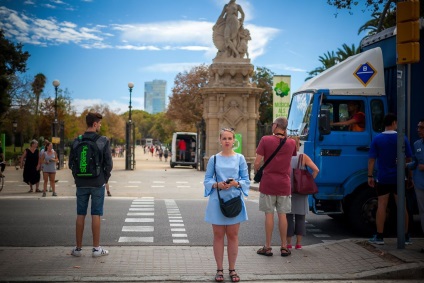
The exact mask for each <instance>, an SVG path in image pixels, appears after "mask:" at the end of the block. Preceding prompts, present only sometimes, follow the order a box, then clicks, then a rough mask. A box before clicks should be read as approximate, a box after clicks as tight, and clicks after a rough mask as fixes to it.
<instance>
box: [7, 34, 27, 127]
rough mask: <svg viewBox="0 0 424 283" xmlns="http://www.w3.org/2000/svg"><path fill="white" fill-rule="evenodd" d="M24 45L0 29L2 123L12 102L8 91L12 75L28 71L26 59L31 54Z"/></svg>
mask: <svg viewBox="0 0 424 283" xmlns="http://www.w3.org/2000/svg"><path fill="white" fill-rule="evenodd" d="M22 46H23V45H22V44H16V45H15V44H14V43H12V42H11V41H9V40H7V39H6V38H5V37H4V31H3V30H2V29H0V50H1V52H0V113H1V114H0V115H1V117H0V123H1V121H2V120H3V116H4V113H6V112H7V110H8V109H9V107H10V104H11V97H10V94H9V92H8V90H9V88H10V86H11V82H10V80H11V79H10V77H11V76H12V75H15V73H17V72H21V73H23V72H25V71H26V61H27V60H28V58H29V56H30V55H29V53H28V52H26V51H25V52H23V51H22Z"/></svg>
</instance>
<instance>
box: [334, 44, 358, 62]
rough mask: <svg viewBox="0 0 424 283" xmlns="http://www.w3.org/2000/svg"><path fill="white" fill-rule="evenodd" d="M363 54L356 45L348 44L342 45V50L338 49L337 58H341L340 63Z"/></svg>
mask: <svg viewBox="0 0 424 283" xmlns="http://www.w3.org/2000/svg"><path fill="white" fill-rule="evenodd" d="M359 52H361V50H360V48H359V47H355V44H352V46H348V45H347V44H346V43H345V44H343V45H342V49H341V48H339V49H337V57H338V58H339V62H342V61H344V60H346V59H347V58H348V57H350V56H353V55H355V54H358V53H359Z"/></svg>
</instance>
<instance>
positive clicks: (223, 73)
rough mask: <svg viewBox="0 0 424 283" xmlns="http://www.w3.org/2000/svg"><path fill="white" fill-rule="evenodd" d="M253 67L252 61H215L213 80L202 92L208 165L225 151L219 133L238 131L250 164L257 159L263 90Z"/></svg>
mask: <svg viewBox="0 0 424 283" xmlns="http://www.w3.org/2000/svg"><path fill="white" fill-rule="evenodd" d="M253 70H254V68H253V65H252V64H250V59H242V58H225V59H222V58H221V59H214V60H213V64H212V65H211V66H210V78H209V83H208V85H207V86H206V87H204V88H202V89H201V91H200V92H201V94H202V97H203V101H204V102H203V104H204V112H203V118H204V120H205V123H206V153H205V164H207V162H208V160H209V157H210V156H211V155H214V154H216V153H218V152H220V151H221V149H220V144H219V131H220V129H221V128H234V129H235V132H236V133H240V134H241V135H242V139H243V144H242V154H243V155H244V156H245V158H246V160H247V162H252V163H253V161H254V159H255V155H256V154H255V151H256V124H257V121H258V119H259V99H260V95H261V94H262V92H263V89H261V88H258V87H256V85H253V84H252V83H251V77H252V74H253Z"/></svg>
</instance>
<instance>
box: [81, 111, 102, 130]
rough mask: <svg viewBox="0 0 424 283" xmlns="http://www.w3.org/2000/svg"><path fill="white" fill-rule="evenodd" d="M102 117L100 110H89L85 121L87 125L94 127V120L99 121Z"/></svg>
mask: <svg viewBox="0 0 424 283" xmlns="http://www.w3.org/2000/svg"><path fill="white" fill-rule="evenodd" d="M102 118H103V116H102V114H100V113H98V112H88V114H87V116H85V123H86V124H87V127H93V124H94V122H97V123H98V122H99V121H100V120H102Z"/></svg>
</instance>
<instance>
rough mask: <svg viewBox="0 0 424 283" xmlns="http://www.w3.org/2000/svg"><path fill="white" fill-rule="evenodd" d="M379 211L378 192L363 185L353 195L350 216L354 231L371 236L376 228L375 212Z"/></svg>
mask: <svg viewBox="0 0 424 283" xmlns="http://www.w3.org/2000/svg"><path fill="white" fill-rule="evenodd" d="M376 212H377V194H376V193H375V190H374V189H371V188H370V187H368V186H362V187H360V188H358V189H357V192H355V194H354V195H353V196H352V199H351V201H350V205H349V211H348V218H349V222H350V224H351V227H352V229H353V231H354V232H355V233H356V234H358V235H361V236H366V237H369V236H371V235H372V234H373V233H374V232H375V230H376V227H375V214H376Z"/></svg>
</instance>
